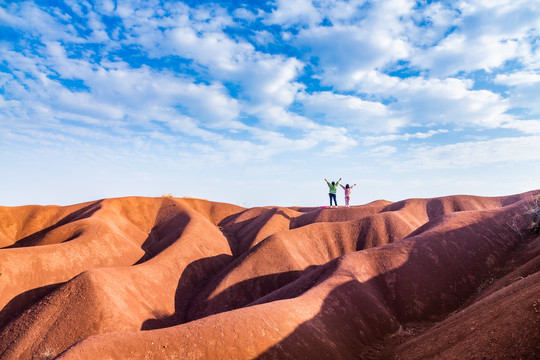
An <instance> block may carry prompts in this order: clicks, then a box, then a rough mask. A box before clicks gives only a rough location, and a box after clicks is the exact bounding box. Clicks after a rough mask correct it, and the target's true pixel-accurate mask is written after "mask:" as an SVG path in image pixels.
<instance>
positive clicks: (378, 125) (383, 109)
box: [298, 91, 405, 132]
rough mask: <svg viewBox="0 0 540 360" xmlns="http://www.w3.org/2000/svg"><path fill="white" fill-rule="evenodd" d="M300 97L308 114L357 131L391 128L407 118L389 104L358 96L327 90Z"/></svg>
mask: <svg viewBox="0 0 540 360" xmlns="http://www.w3.org/2000/svg"><path fill="white" fill-rule="evenodd" d="M298 101H299V102H300V103H301V104H302V105H303V108H304V110H305V112H306V114H307V115H308V116H309V117H311V118H314V119H317V120H319V121H323V122H325V123H328V124H332V125H337V126H343V127H346V128H350V129H354V130H355V131H360V132H392V131H396V130H397V129H398V128H399V127H401V126H403V125H404V124H405V120H404V119H402V118H401V116H400V115H399V114H397V113H395V112H393V111H391V110H390V109H389V108H388V107H387V106H385V105H383V104H381V103H379V102H373V101H366V100H362V99H360V98H358V97H356V96H350V95H339V94H334V93H332V92H328V91H325V92H319V93H314V94H300V95H299V96H298Z"/></svg>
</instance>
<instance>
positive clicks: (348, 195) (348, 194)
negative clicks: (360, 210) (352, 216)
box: [339, 184, 356, 207]
mask: <svg viewBox="0 0 540 360" xmlns="http://www.w3.org/2000/svg"><path fill="white" fill-rule="evenodd" d="M339 186H341V187H342V188H343V190H345V207H349V201H350V200H351V190H352V188H353V187H355V186H356V184H354V185H353V186H349V184H347V185H345V186H343V185H341V184H339Z"/></svg>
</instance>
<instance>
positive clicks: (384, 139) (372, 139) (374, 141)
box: [364, 129, 448, 145]
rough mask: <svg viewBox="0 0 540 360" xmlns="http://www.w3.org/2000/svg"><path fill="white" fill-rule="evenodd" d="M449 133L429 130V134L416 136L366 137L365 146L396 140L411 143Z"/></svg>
mask: <svg viewBox="0 0 540 360" xmlns="http://www.w3.org/2000/svg"><path fill="white" fill-rule="evenodd" d="M447 132H448V130H445V129H439V130H429V131H427V132H417V133H414V134H409V133H404V134H391V135H383V136H366V137H364V144H365V145H374V144H378V143H382V142H387V141H396V140H404V141H409V140H410V139H427V138H429V137H432V136H433V135H436V134H442V133H447Z"/></svg>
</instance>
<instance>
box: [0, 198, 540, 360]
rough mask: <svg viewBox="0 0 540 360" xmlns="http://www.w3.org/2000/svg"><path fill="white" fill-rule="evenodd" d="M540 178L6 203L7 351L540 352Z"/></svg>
mask: <svg viewBox="0 0 540 360" xmlns="http://www.w3.org/2000/svg"><path fill="white" fill-rule="evenodd" d="M538 194H540V191H532V192H529V193H525V194H518V195H513V196H506V197H497V198H486V197H476V196H448V197H441V198H433V199H409V200H404V201H400V202H396V203H390V202H387V201H376V202H373V203H370V204H366V205H362V206H354V207H350V208H339V209H320V208H299V207H295V208H278V207H263V208H252V209H244V208H241V207H238V206H234V205H230V204H223V203H215V202H209V201H203V200H197V199H177V198H121V199H106V200H101V201H96V202H90V203H85V204H79V205H73V206H66V207H58V206H24V207H0V289H1V291H0V359H33V358H37V359H51V358H58V359H108V358H111V359H140V358H152V359H169V358H186V359H189V358H194V359H195V358H211V359H253V358H261V359H266V358H271V359H274V358H294V359H336V358H340V359H359V358H365V359H388V358H395V359H435V358H444V359H464V358H478V359H536V358H538V357H540V331H539V330H538V329H540V272H539V271H540V237H538V236H537V235H534V234H532V232H528V231H527V228H529V227H530V214H529V212H528V208H530V207H531V205H532V199H533V198H534V197H535V196H537V195H538Z"/></svg>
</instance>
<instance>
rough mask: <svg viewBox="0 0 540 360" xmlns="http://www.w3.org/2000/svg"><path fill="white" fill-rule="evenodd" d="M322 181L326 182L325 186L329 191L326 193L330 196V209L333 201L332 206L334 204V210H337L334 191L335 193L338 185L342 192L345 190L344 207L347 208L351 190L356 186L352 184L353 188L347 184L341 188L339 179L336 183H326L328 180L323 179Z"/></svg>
mask: <svg viewBox="0 0 540 360" xmlns="http://www.w3.org/2000/svg"><path fill="white" fill-rule="evenodd" d="M324 181H326V184H327V185H328V188H329V189H330V191H329V193H328V195H329V196H330V207H331V208H332V207H333V206H332V200H334V204H336V208H337V197H336V191H337V187H338V185H339V186H341V188H342V189H343V190H345V206H346V207H349V201H350V200H351V190H352V188H353V187H355V186H356V184H354V185H353V186H349V184H347V185H346V186H343V185H341V184H340V183H339V182H340V181H341V178H339V180H338V181H337V182H335V181H332V183H330V182H328V180H326V179H324Z"/></svg>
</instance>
